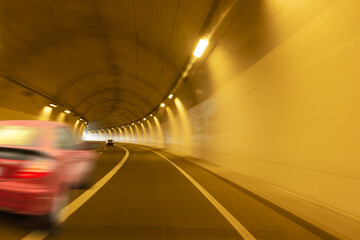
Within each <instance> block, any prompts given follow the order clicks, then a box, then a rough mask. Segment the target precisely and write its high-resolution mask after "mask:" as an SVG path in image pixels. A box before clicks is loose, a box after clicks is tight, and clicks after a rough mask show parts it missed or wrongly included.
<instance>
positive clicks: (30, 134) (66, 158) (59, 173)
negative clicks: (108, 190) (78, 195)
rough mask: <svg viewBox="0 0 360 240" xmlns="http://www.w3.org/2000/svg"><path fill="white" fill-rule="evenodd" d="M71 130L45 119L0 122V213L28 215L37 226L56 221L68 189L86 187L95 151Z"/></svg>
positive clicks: (93, 163) (92, 169)
mask: <svg viewBox="0 0 360 240" xmlns="http://www.w3.org/2000/svg"><path fill="white" fill-rule="evenodd" d="M72 131H73V128H72V127H71V126H68V125H66V124H64V123H58V122H46V121H0V209H1V210H2V211H8V212H12V213H18V214H26V215H33V216H36V217H34V220H35V221H36V222H37V224H38V225H40V226H42V227H43V226H52V225H53V224H55V223H57V222H58V221H59V217H60V216H59V214H58V212H59V210H61V209H62V208H63V207H64V206H66V204H67V198H68V195H69V189H70V188H73V187H81V186H86V185H87V183H88V182H89V181H90V180H91V176H92V173H93V171H94V170H95V164H96V153H95V151H91V150H89V149H88V147H87V145H86V143H85V144H84V143H78V142H76V140H75V139H74V138H73V136H72Z"/></svg>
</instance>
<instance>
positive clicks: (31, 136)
mask: <svg viewBox="0 0 360 240" xmlns="http://www.w3.org/2000/svg"><path fill="white" fill-rule="evenodd" d="M41 132H42V131H41V130H40V129H39V128H35V127H26V126H0V145H10V146H23V147H35V146H37V145H38V142H39V141H38V140H39V138H40V135H41Z"/></svg>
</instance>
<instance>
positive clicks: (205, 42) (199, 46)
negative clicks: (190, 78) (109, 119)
mask: <svg viewBox="0 0 360 240" xmlns="http://www.w3.org/2000/svg"><path fill="white" fill-rule="evenodd" d="M208 44H209V41H208V40H207V39H200V40H199V42H198V44H197V46H196V48H195V51H194V53H193V55H194V56H195V57H197V58H199V57H201V56H202V54H203V53H204V51H205V49H206V47H207V46H208ZM173 97H174V95H173V94H172V93H170V95H169V96H168V99H172V98H173ZM165 106H166V105H165V103H163V102H162V103H161V104H160V107H161V108H164V107H165ZM153 116H154V114H152V113H151V114H150V117H153ZM143 120H144V121H146V117H144V118H143ZM138 123H140V121H138ZM131 125H135V123H131ZM126 126H127V127H130V124H128V125H126ZM121 127H122V128H125V126H121ZM117 128H119V129H120V127H117ZM112 129H114V128H112ZM102 130H103V131H104V129H102ZM108 130H109V129H108Z"/></svg>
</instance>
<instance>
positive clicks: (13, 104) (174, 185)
mask: <svg viewBox="0 0 360 240" xmlns="http://www.w3.org/2000/svg"><path fill="white" fill-rule="evenodd" d="M0 21H1V24H0V51H1V57H0V61H1V63H0V104H1V105H0V120H1V121H5V120H7V121H8V120H11V121H12V120H40V121H55V122H64V123H66V124H68V125H70V126H71V128H72V131H73V133H74V134H75V135H76V136H77V138H78V139H82V140H83V141H87V142H100V143H101V144H103V145H104V146H103V147H102V149H101V150H98V153H97V154H98V155H99V156H101V157H100V160H99V166H98V169H99V170H98V171H99V172H98V173H96V174H98V175H96V176H97V177H98V178H97V179H98V180H99V179H101V181H100V180H99V182H98V183H95V184H94V187H92V188H90V189H89V190H87V191H84V192H79V191H78V192H73V193H72V196H71V199H70V201H69V205H67V208H68V210H69V209H70V210H69V213H68V216H67V217H66V221H65V220H64V222H63V223H62V224H61V225H63V227H62V228H61V230H60V231H59V232H58V233H57V234H53V233H54V232H56V231H55V230H49V231H45V232H44V231H40V230H37V229H32V228H27V227H22V226H20V225H19V224H17V218H16V217H14V216H12V215H11V216H10V215H8V214H7V213H3V212H0V222H1V225H2V226H0V236H1V237H0V238H1V239H4V240H7V239H35V240H39V239H266V240H268V239H276V240H278V239H304V240H305V239H360V204H359V203H360V161H359V157H360V147H359V146H360V124H359V122H360V107H359V106H358V104H359V101H360V97H359V96H360V95H359V89H360V81H359V79H360V68H359V62H358V61H360V54H359V53H360V2H359V1H357V0H332V1H330V0H313V1H310V0H276V1H272V0H195V1H191V0H117V1H116V0H90V1H84V0H78V1H75V0H63V1H45V0H27V1H26V0H18V1H5V0H3V1H1V2H0ZM109 139H111V140H113V141H114V146H105V142H106V141H108V140H109ZM357 144H359V145H357ZM125 160H126V161H125ZM104 176H105V177H106V180H103V179H104V178H101V177H104ZM0 181H1V180H0ZM0 199H1V196H0ZM0 202H1V201H0ZM71 204H72V205H71ZM0 209H1V208H0Z"/></svg>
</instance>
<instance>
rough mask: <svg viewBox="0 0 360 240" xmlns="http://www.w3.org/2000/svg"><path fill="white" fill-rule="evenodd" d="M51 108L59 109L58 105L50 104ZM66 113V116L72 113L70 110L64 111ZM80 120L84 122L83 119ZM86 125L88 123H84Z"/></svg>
mask: <svg viewBox="0 0 360 240" xmlns="http://www.w3.org/2000/svg"><path fill="white" fill-rule="evenodd" d="M49 106H50V107H53V108H57V107H58V106H57V105H56V104H54V103H50V104H49ZM64 113H66V114H70V113H71V111H70V110H68V109H65V110H64ZM79 120H80V121H83V119H82V118H80V119H79ZM84 123H85V124H87V122H84Z"/></svg>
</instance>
